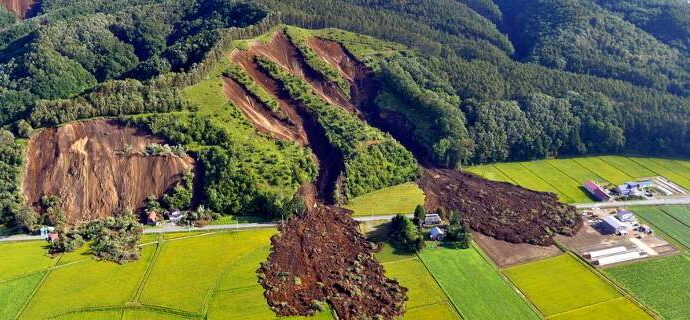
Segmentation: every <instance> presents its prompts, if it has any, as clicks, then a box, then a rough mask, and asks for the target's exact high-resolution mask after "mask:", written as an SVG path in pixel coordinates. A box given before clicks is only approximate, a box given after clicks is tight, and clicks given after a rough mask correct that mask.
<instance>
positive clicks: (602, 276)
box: [566, 251, 661, 320]
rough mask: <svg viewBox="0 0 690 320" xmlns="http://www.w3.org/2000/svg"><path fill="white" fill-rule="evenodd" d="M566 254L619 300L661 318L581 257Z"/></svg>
mask: <svg viewBox="0 0 690 320" xmlns="http://www.w3.org/2000/svg"><path fill="white" fill-rule="evenodd" d="M566 254H568V255H570V256H571V257H573V258H575V260H576V261H577V262H579V263H580V264H581V265H583V266H584V267H585V268H587V269H588V270H590V271H591V272H592V273H594V274H595V275H596V276H597V277H598V278H599V279H601V280H602V281H604V282H606V283H607V284H608V285H610V286H612V287H613V288H614V289H615V290H616V291H618V293H620V294H621V298H626V299H628V300H630V302H632V303H633V304H635V305H636V306H637V307H638V308H640V309H642V311H644V312H645V313H647V314H648V315H650V316H651V317H652V318H654V319H657V320H661V316H659V314H657V313H656V311H654V310H653V309H651V308H649V307H647V306H645V305H644V304H642V302H640V301H638V300H637V298H635V297H634V296H633V295H632V294H630V293H628V291H626V290H625V288H623V287H622V286H620V285H619V284H618V283H616V282H614V281H613V280H611V279H609V278H608V277H607V276H606V275H605V274H604V273H603V272H601V271H600V270H598V269H597V268H594V267H592V266H591V265H590V264H589V263H587V261H585V260H583V259H582V257H580V256H579V255H577V254H575V253H573V252H572V251H568V252H566Z"/></svg>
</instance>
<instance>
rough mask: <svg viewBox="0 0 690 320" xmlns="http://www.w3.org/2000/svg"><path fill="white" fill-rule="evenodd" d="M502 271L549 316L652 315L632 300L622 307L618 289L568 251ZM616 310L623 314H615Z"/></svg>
mask: <svg viewBox="0 0 690 320" xmlns="http://www.w3.org/2000/svg"><path fill="white" fill-rule="evenodd" d="M504 272H505V274H506V275H507V276H508V277H509V278H510V279H511V280H512V281H513V282H514V283H515V284H516V285H517V286H518V287H519V288H520V290H521V291H522V292H524V293H525V295H526V296H527V297H528V298H529V299H530V301H532V302H533V303H534V304H535V305H536V306H537V308H539V310H540V311H541V312H542V313H543V314H544V315H545V316H547V317H548V318H550V319H551V318H553V319H593V318H599V319H612V318H615V319H650V318H651V317H650V316H649V315H647V314H646V313H645V312H644V311H643V310H641V309H640V308H638V307H637V306H635V305H634V304H632V303H624V305H625V307H623V308H621V305H620V304H621V302H614V301H618V300H620V299H621V298H622V295H621V293H620V292H618V291H617V290H616V289H615V288H613V287H612V286H611V285H609V284H608V283H606V282H605V281H604V280H602V279H601V278H599V277H598V276H597V275H596V274H594V273H593V272H592V271H590V270H589V269H588V268H587V267H586V266H584V265H583V264H582V263H580V262H578V261H577V260H575V258H574V257H572V256H570V255H568V254H563V255H560V256H558V257H554V258H548V259H544V260H540V261H536V262H532V263H528V264H523V265H519V266H516V267H512V268H509V269H506V270H504ZM619 313H622V314H624V315H625V316H626V317H625V318H620V317H618V316H617V315H618V314H619ZM595 315H596V317H595Z"/></svg>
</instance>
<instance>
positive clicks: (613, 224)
mask: <svg viewBox="0 0 690 320" xmlns="http://www.w3.org/2000/svg"><path fill="white" fill-rule="evenodd" d="M601 220H602V222H603V223H604V226H605V227H606V228H607V229H608V230H609V231H611V232H612V233H615V234H618V235H625V234H627V233H628V225H627V224H626V223H624V222H622V221H620V220H618V219H616V218H615V217H614V216H605V217H604V218H603V219H601Z"/></svg>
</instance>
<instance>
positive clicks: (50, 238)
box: [46, 232, 60, 243]
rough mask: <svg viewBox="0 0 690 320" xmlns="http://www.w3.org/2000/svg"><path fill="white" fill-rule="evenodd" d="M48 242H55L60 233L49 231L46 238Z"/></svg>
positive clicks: (58, 238)
mask: <svg viewBox="0 0 690 320" xmlns="http://www.w3.org/2000/svg"><path fill="white" fill-rule="evenodd" d="M46 240H47V241H48V242H51V243H52V242H56V241H58V240H60V235H58V234H57V232H51V233H49V234H48V237H47V238H46Z"/></svg>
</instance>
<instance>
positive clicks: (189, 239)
mask: <svg viewBox="0 0 690 320" xmlns="http://www.w3.org/2000/svg"><path fill="white" fill-rule="evenodd" d="M275 232H276V231H275V230H274V229H261V230H251V231H242V232H222V233H214V234H194V233H191V234H174V235H170V236H169V237H162V236H161V237H157V238H154V237H149V239H147V240H148V242H149V243H150V244H148V245H145V246H144V247H143V248H142V255H141V259H140V260H138V261H136V262H132V263H128V264H125V265H117V264H114V263H110V262H101V261H96V260H94V259H92V258H90V257H89V256H85V255H83V251H85V250H82V251H81V252H73V253H70V254H66V255H63V256H61V257H57V258H54V259H51V258H49V257H46V256H44V254H45V250H44V249H43V246H44V245H45V244H44V242H40V241H39V242H21V243H8V244H2V245H0V255H2V256H3V257H8V258H9V259H11V261H12V264H5V263H2V264H0V319H15V318H19V319H43V318H48V317H50V318H57V319H199V318H207V319H273V318H275V315H274V314H273V312H272V311H271V310H270V309H269V307H268V304H267V303H266V301H265V299H264V297H263V288H262V287H261V286H260V285H259V284H258V282H257V280H258V278H257V275H256V273H255V271H256V269H258V267H259V264H260V263H261V262H263V261H265V260H266V257H267V256H268V252H269V248H270V237H271V236H272V235H273V234H275ZM164 238H168V239H164ZM157 240H160V241H161V242H155V241H157ZM32 262H33V263H32ZM13 265H15V266H16V265H19V266H23V268H24V269H18V268H16V267H14V268H10V267H7V266H13ZM192 279H193V280H192ZM315 319H332V315H331V313H330V312H329V311H328V310H326V311H325V312H322V313H320V314H319V315H318V316H317V317H315Z"/></svg>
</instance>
